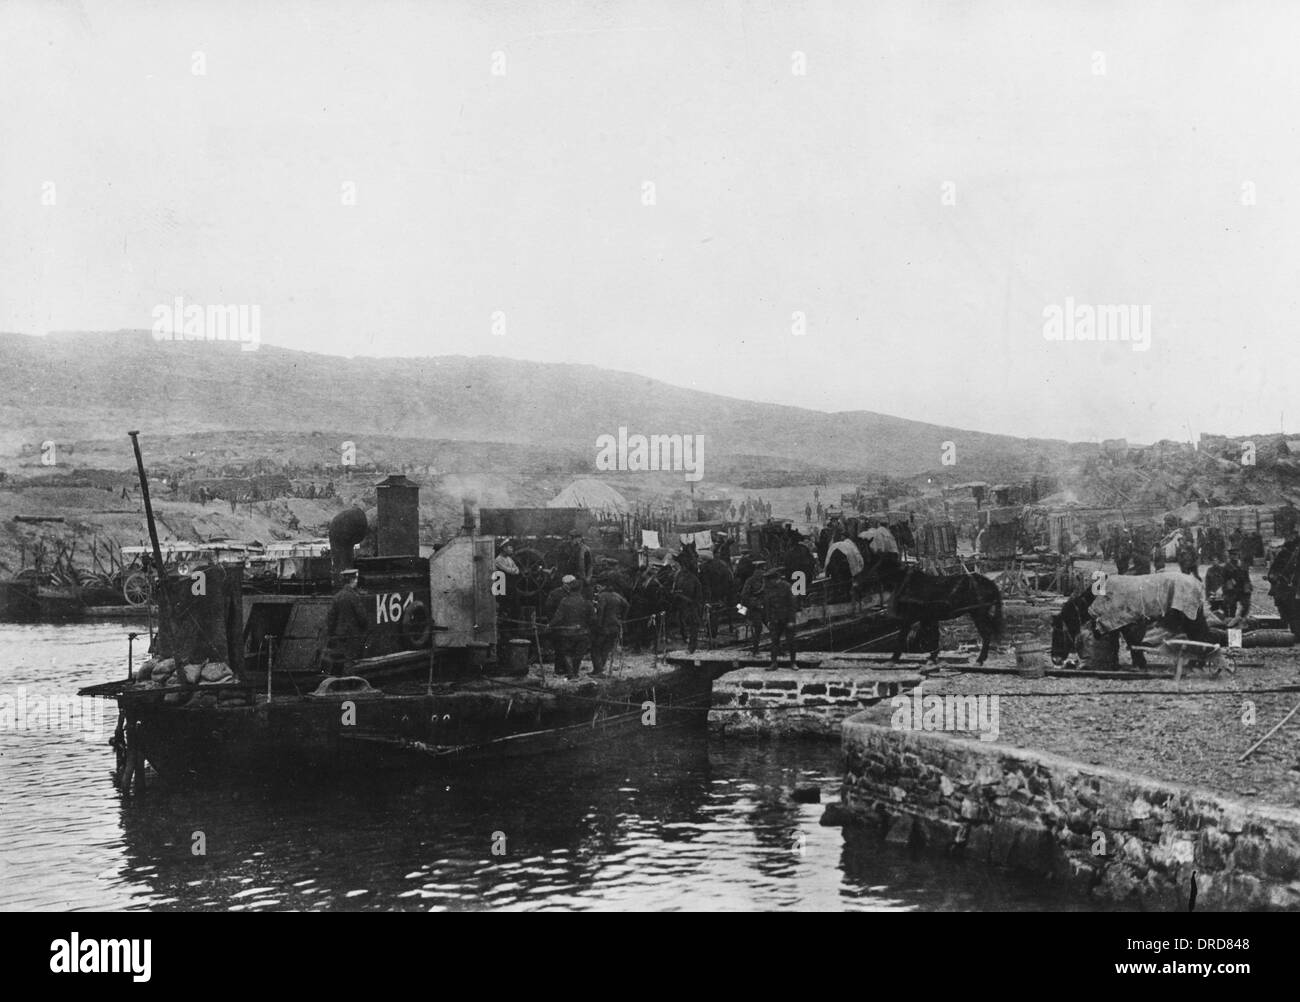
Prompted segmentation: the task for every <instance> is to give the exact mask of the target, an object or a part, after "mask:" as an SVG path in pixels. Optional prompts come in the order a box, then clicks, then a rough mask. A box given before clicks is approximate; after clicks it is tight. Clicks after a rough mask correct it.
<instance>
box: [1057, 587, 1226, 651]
mask: <svg viewBox="0 0 1300 1002" xmlns="http://www.w3.org/2000/svg"><path fill="white" fill-rule="evenodd" d="M1148 576H1149V577H1153V578H1174V577H1175V575H1172V574H1153V575H1148ZM1161 583H1162V584H1163V583H1164V582H1161ZM1197 584H1198V585H1199V582H1197ZM1108 587H1113V586H1112V585H1110V584H1109V582H1108ZM1097 597H1098V592H1097V591H1096V586H1095V585H1091V586H1089V587H1087V588H1084V589H1083V590H1082V591H1080V592H1078V593H1076V594H1075V595H1073V596H1071V597H1070V598H1068V599H1066V601H1065V603H1064V604H1063V605H1062V606H1061V611H1060V612H1058V613H1057V614H1056V615H1054V616H1053V617H1052V663H1053V664H1058V665H1059V664H1061V663H1062V662H1063V661H1064V660H1065V659H1066V657H1067V656H1068V655H1069V654H1070V653H1071V652H1074V651H1079V650H1080V637H1081V636H1082V634H1083V629H1084V626H1085V625H1087V626H1091V627H1092V629H1093V632H1094V633H1096V634H1098V635H1099V636H1100V638H1101V639H1102V641H1103V642H1104V643H1106V644H1107V646H1108V649H1109V654H1110V657H1111V658H1112V659H1113V660H1116V661H1118V660H1119V641H1120V638H1121V637H1122V638H1123V639H1124V643H1125V644H1126V645H1127V646H1128V650H1129V658H1130V660H1131V661H1132V663H1133V667H1134V668H1135V669H1136V670H1138V671H1142V670H1143V669H1145V668H1146V666H1147V659H1146V655H1145V654H1144V653H1143V652H1142V651H1139V650H1137V649H1136V648H1137V646H1138V645H1140V644H1141V643H1142V640H1143V638H1145V637H1146V633H1147V629H1148V628H1149V627H1150V626H1151V625H1152V624H1153V623H1159V624H1160V625H1161V626H1163V627H1165V628H1166V629H1168V630H1169V631H1170V632H1172V633H1182V634H1185V635H1186V636H1187V638H1188V639H1189V640H1198V641H1202V642H1207V641H1209V639H1210V629H1209V625H1208V624H1207V623H1206V621H1205V611H1204V609H1198V611H1197V614H1196V616H1195V617H1189V616H1188V615H1187V614H1186V613H1185V612H1184V611H1182V610H1180V609H1177V608H1174V607H1173V604H1172V603H1168V604H1166V607H1165V610H1164V612H1163V613H1162V614H1161V615H1159V616H1156V617H1153V616H1151V615H1144V614H1141V613H1131V614H1125V615H1123V616H1122V617H1121V618H1123V619H1125V620H1126V622H1123V623H1121V624H1120V625H1118V626H1116V627H1114V628H1112V629H1110V630H1105V629H1100V628H1099V624H1098V622H1097V615H1096V610H1095V609H1094V608H1093V604H1094V602H1095V600H1096V599H1097Z"/></svg>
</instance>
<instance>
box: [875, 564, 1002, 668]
mask: <svg viewBox="0 0 1300 1002" xmlns="http://www.w3.org/2000/svg"><path fill="white" fill-rule="evenodd" d="M880 578H881V584H882V585H883V586H884V587H885V588H887V589H888V590H889V591H890V592H891V593H892V594H891V597H890V607H891V612H892V615H893V618H895V619H897V620H898V621H899V628H898V640H897V642H896V644H895V646H894V655H893V657H892V658H891V659H890V660H892V661H897V660H899V659H900V658H901V657H902V656H903V648H904V646H905V645H906V643H907V637H908V634H909V633H910V632H911V629H912V626H913V624H915V623H920V624H921V636H926V635H927V633H929V634H932V635H933V636H934V650H933V651H931V652H930V661H931V662H932V663H933V662H936V661H938V660H939V631H938V629H937V627H938V624H939V623H940V622H941V621H943V620H948V619H957V618H958V617H959V616H963V615H967V614H969V615H970V618H971V620H972V621H973V622H974V624H975V629H976V630H978V631H979V635H980V640H981V641H982V643H983V646H982V647H981V648H980V655H979V657H978V658H977V659H976V662H975V663H976V664H981V665H982V664H983V663H984V662H985V661H987V660H988V656H989V644H990V643H991V642H992V641H993V640H995V639H997V638H998V637H999V636H1001V634H1002V628H1003V617H1002V593H1001V592H1000V591H998V586H997V584H995V583H994V582H993V581H991V580H990V579H989V578H986V577H985V576H984V575H983V574H927V573H925V572H924V571H920V570H917V569H916V568H915V567H914V566H913V567H909V568H907V569H904V568H903V567H902V566H901V565H893V566H892V567H885V568H882V569H881V575H880Z"/></svg>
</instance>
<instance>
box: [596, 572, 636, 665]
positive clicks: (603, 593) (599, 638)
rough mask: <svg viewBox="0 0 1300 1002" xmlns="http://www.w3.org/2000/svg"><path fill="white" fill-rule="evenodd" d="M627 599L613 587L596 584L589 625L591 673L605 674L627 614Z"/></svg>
mask: <svg viewBox="0 0 1300 1002" xmlns="http://www.w3.org/2000/svg"><path fill="white" fill-rule="evenodd" d="M627 610H628V604H627V599H625V598H624V597H623V596H622V595H620V594H619V593H618V592H616V591H615V590H614V589H613V588H606V587H605V586H604V585H596V613H595V616H594V618H593V622H592V626H591V673H592V674H593V675H603V674H605V665H606V664H607V663H608V662H609V656H610V654H611V653H613V651H614V645H615V644H617V643H618V637H619V634H620V633H621V632H622V629H623V617H624V616H626V615H627Z"/></svg>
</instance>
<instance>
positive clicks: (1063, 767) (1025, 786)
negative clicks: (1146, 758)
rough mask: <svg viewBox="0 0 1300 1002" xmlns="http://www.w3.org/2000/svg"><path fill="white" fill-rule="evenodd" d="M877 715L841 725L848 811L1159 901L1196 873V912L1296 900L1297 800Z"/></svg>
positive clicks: (930, 841)
mask: <svg viewBox="0 0 1300 1002" xmlns="http://www.w3.org/2000/svg"><path fill="white" fill-rule="evenodd" d="M752 691H753V692H754V693H755V694H762V693H766V692H767V691H768V690H767V689H766V687H764V689H761V690H752ZM868 718H873V719H874V720H875V721H876V722H872V720H871V719H868ZM879 720H880V712H879V711H877V712H876V713H873V714H865V713H863V714H857V715H855V716H853V717H850V718H849V719H847V720H846V721H845V722H844V725H843V748H844V758H845V778H844V786H843V793H842V805H841V806H840V807H839V808H838V813H839V814H840V816H841V817H842V819H843V821H844V823H846V824H853V825H859V826H863V827H864V828H866V829H867V830H868V831H872V832H875V833H877V834H878V836H879V837H880V838H882V839H885V840H887V841H889V842H893V843H899V844H906V845H909V846H913V847H916V848H923V849H925V850H928V851H932V852H942V853H951V854H959V855H960V856H962V857H964V858H966V859H968V860H970V861H971V862H972V863H975V864H979V865H993V866H1003V867H1010V868H1014V869H1019V870H1024V871H1028V872H1031V873H1034V874H1037V875H1040V876H1043V877H1046V878H1049V879H1053V880H1060V881H1063V882H1066V883H1068V884H1069V885H1070V886H1072V887H1073V888H1074V889H1076V890H1077V891H1078V892H1079V893H1080V894H1081V895H1092V896H1096V897H1100V898H1105V899H1111V900H1117V901H1123V900H1129V901H1133V900H1136V901H1137V902H1138V903H1140V904H1141V905H1142V907H1144V908H1149V909H1152V910H1161V911H1164V910H1168V911H1186V910H1187V909H1188V905H1189V901H1190V896H1191V889H1192V881H1193V879H1195V882H1196V892H1197V897H1196V910H1197V911H1202V910H1205V911H1213V910H1234V911H1235V910H1280V911H1300V811H1298V810H1295V809H1293V808H1286V807H1259V806H1248V805H1245V804H1242V803H1239V802H1237V801H1234V800H1232V799H1230V798H1227V797H1224V796H1220V795H1217V794H1213V793H1209V792H1205V791H1202V790H1196V789H1192V788H1189V787H1185V786H1179V785H1176V784H1172V783H1168V782H1164V781H1160V780H1156V779H1152V778H1148V777H1144V776H1140V775H1133V774H1129V773H1124V772H1119V771H1116V770H1111V769H1107V768H1102V767H1098V766H1091V765H1084V764H1082V763H1079V762H1075V761H1072V760H1070V759H1065V758H1061V757H1058V756H1055V755H1051V754H1047V753H1045V752H1037V751H1028V750H1025V749H1021V748H1011V747H1008V746H1005V745H1000V744H997V743H993V742H984V741H980V740H977V739H975V738H973V737H958V736H956V735H952V734H947V733H942V732H932V731H906V730H895V729H893V728H892V727H891V726H890V725H889V724H888V723H881V722H879ZM828 820H829V819H828ZM1193 874H1194V875H1195V876H1194V878H1193Z"/></svg>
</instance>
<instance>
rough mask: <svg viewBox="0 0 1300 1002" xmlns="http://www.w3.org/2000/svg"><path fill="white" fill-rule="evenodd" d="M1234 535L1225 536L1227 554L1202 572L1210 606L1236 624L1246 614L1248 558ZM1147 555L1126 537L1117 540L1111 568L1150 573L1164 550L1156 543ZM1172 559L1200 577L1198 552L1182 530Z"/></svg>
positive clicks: (1158, 564) (1161, 562)
mask: <svg viewBox="0 0 1300 1002" xmlns="http://www.w3.org/2000/svg"><path fill="white" fill-rule="evenodd" d="M1244 538H1245V537H1242V536H1240V534H1238V536H1237V537H1236V538H1235V539H1234V538H1232V537H1229V545H1228V547H1227V553H1226V555H1224V556H1219V557H1216V558H1215V559H1213V560H1212V562H1211V564H1210V566H1209V568H1207V570H1206V572H1205V578H1204V584H1205V592H1206V594H1207V595H1208V596H1209V598H1210V608H1211V609H1212V610H1213V611H1215V612H1217V613H1219V614H1220V615H1221V616H1223V618H1224V619H1225V620H1227V621H1229V623H1237V622H1240V621H1241V620H1243V619H1245V618H1246V617H1247V616H1249V615H1250V602H1251V594H1252V590H1253V589H1252V586H1251V583H1250V565H1251V561H1250V559H1249V557H1245V556H1243V549H1244V547H1243V540H1244ZM1152 552H1153V555H1152V556H1151V557H1148V556H1147V552H1146V550H1145V549H1144V548H1143V547H1140V546H1134V545H1133V544H1132V542H1131V541H1129V540H1127V539H1122V540H1120V542H1119V544H1118V546H1117V547H1116V549H1115V569H1116V570H1117V571H1118V572H1119V573H1120V574H1130V575H1143V574H1150V573H1151V565H1152V563H1153V562H1155V563H1156V569H1157V570H1159V569H1162V568H1163V567H1164V559H1163V558H1164V550H1163V548H1161V547H1159V546H1157V547H1155V549H1154V550H1153V551H1152ZM1174 559H1175V560H1176V561H1177V563H1178V570H1179V571H1180V572H1181V573H1183V574H1188V575H1191V576H1192V577H1194V578H1196V579H1197V580H1198V581H1200V580H1202V579H1201V567H1200V554H1199V553H1198V550H1197V547H1196V544H1195V541H1194V540H1193V538H1192V535H1191V533H1190V532H1187V531H1186V530H1184V534H1183V537H1182V538H1181V539H1180V540H1179V542H1178V547H1177V549H1176V551H1175V556H1174Z"/></svg>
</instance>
